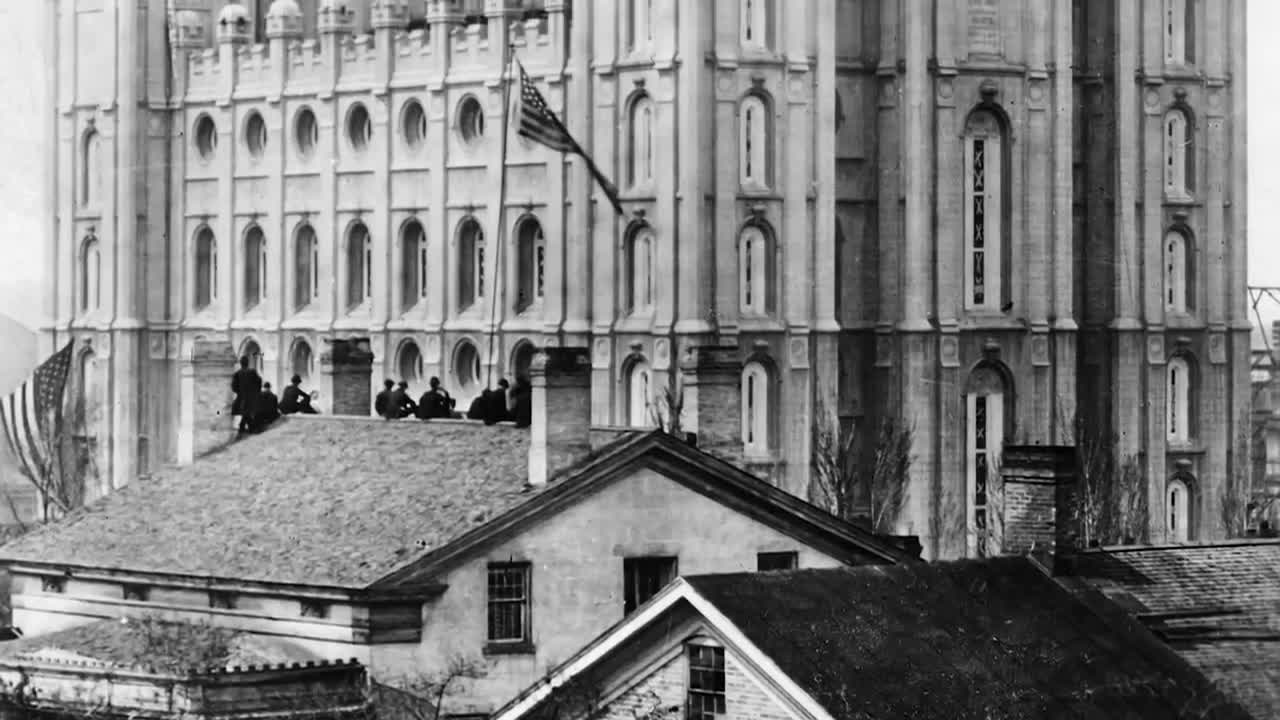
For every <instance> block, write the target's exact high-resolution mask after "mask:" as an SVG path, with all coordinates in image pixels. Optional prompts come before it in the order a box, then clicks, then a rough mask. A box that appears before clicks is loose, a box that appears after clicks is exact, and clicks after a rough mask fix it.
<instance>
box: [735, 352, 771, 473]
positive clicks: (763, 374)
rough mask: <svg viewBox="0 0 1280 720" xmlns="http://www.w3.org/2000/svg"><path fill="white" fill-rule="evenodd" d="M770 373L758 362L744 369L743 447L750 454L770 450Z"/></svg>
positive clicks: (749, 364)
mask: <svg viewBox="0 0 1280 720" xmlns="http://www.w3.org/2000/svg"><path fill="white" fill-rule="evenodd" d="M769 399H770V398H769V373H768V371H766V370H765V369H764V366H763V365H761V364H760V363H758V362H750V363H747V365H746V367H744V368H743V369H742V448H743V451H744V452H746V453H747V454H748V455H765V454H768V452H769V412H770V410H769Z"/></svg>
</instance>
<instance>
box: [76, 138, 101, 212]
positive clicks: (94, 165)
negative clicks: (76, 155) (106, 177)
mask: <svg viewBox="0 0 1280 720" xmlns="http://www.w3.org/2000/svg"><path fill="white" fill-rule="evenodd" d="M80 156H81V157H80V159H81V167H80V203H81V204H82V205H85V206H88V207H96V206H97V205H98V204H99V203H101V202H102V169H103V168H102V136H101V135H100V134H98V131H97V130H89V131H88V132H86V133H85V134H84V140H83V141H82V145H81V151H80Z"/></svg>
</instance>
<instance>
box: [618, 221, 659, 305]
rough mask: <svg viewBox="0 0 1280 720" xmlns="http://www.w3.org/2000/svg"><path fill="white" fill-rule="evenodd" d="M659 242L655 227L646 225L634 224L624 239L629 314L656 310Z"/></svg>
mask: <svg viewBox="0 0 1280 720" xmlns="http://www.w3.org/2000/svg"><path fill="white" fill-rule="evenodd" d="M657 242H658V240H657V236H656V235H655V234H654V231H653V227H652V226H650V225H649V224H647V223H644V222H633V223H631V225H630V227H628V229H627V233H626V235H625V236H624V238H623V268H622V270H623V273H622V274H623V280H624V282H623V292H624V293H625V295H624V298H623V306H624V307H625V308H626V309H627V311H628V312H629V313H632V314H643V313H647V312H651V311H652V310H653V305H654V257H655V253H656V251H657V248H656V245H657Z"/></svg>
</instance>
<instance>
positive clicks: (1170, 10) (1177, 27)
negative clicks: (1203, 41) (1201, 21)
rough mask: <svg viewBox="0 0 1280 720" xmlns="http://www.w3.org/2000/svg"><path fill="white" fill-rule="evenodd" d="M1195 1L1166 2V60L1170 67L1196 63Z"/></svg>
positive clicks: (1167, 0)
mask: <svg viewBox="0 0 1280 720" xmlns="http://www.w3.org/2000/svg"><path fill="white" fill-rule="evenodd" d="M1195 9H1196V3H1195V0H1164V59H1165V62H1167V63H1169V64H1170V65H1188V64H1191V63H1193V62H1195V29H1196V18H1195Z"/></svg>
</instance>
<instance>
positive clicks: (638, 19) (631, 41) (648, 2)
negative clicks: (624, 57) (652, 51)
mask: <svg viewBox="0 0 1280 720" xmlns="http://www.w3.org/2000/svg"><path fill="white" fill-rule="evenodd" d="M652 17H653V0H627V17H626V23H627V49H629V50H631V51H632V52H637V51H640V50H648V49H649V48H651V47H652V46H653V23H652Z"/></svg>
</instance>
